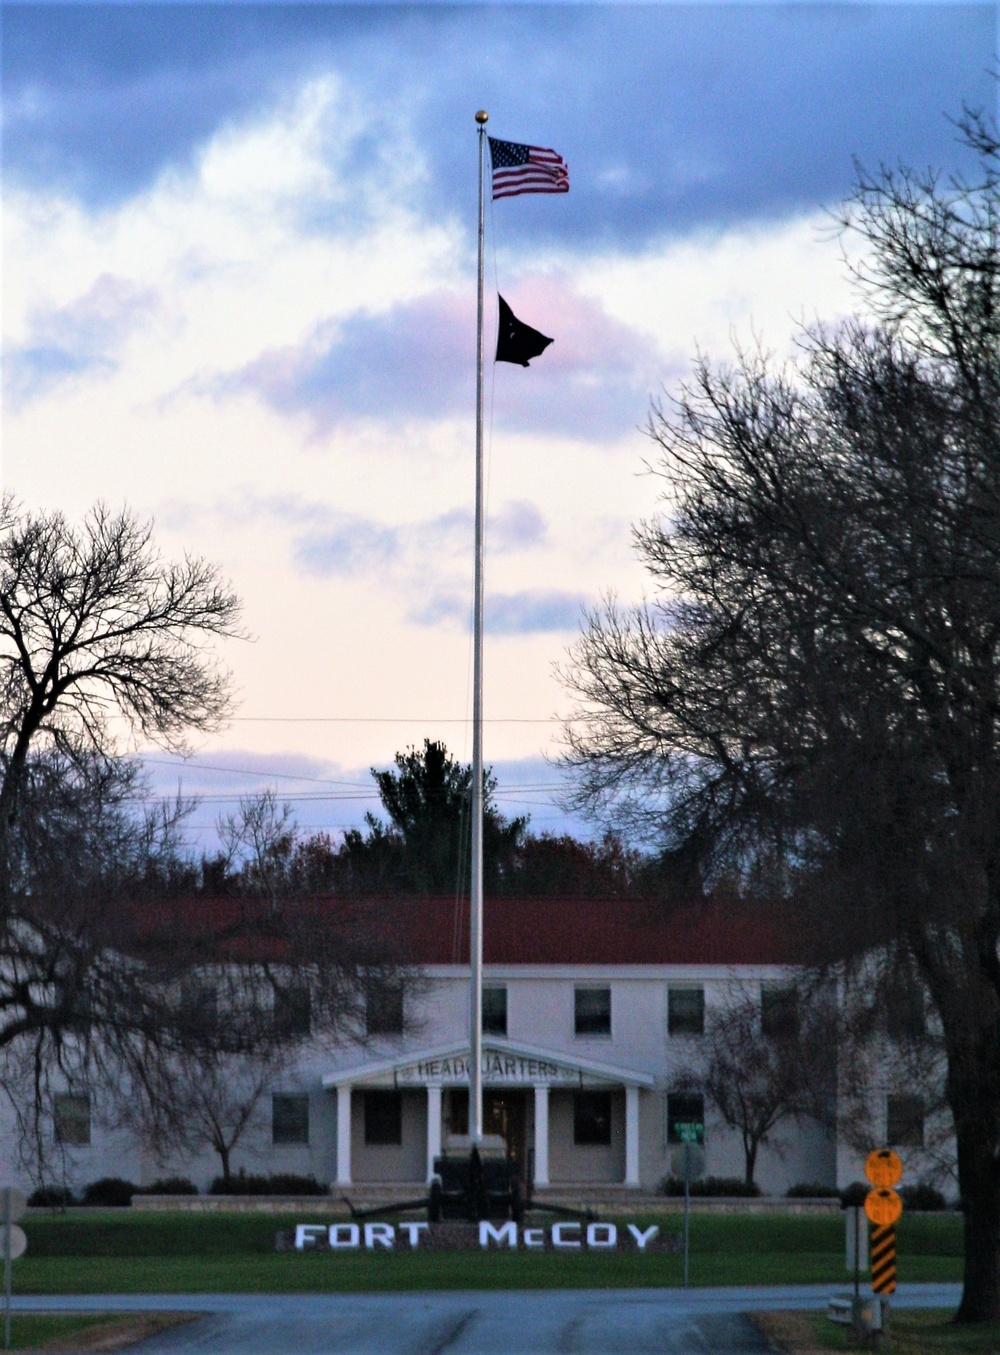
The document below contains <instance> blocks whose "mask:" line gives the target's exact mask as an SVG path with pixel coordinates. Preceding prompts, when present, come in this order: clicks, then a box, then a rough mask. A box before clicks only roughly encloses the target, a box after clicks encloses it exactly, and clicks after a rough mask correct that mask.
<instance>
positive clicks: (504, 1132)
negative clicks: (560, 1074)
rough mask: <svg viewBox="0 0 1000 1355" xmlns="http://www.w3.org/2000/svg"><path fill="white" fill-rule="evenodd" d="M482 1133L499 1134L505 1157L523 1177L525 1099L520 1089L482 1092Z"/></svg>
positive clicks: (522, 1178) (523, 1177) (524, 1163)
mask: <svg viewBox="0 0 1000 1355" xmlns="http://www.w3.org/2000/svg"><path fill="white" fill-rule="evenodd" d="M483 1133H484V1134H499V1135H500V1137H501V1138H502V1139H503V1141H504V1143H505V1144H506V1145H507V1157H508V1158H509V1159H510V1161H511V1162H513V1163H514V1165H515V1167H516V1169H517V1174H518V1176H519V1177H520V1178H521V1180H522V1181H523V1180H524V1179H525V1166H526V1162H525V1146H526V1145H525V1100H524V1092H522V1091H504V1090H502V1089H501V1090H499V1091H484V1092H483Z"/></svg>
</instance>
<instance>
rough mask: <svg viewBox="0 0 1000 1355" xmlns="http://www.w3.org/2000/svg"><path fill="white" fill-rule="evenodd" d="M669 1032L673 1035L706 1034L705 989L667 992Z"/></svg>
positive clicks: (674, 989)
mask: <svg viewBox="0 0 1000 1355" xmlns="http://www.w3.org/2000/svg"><path fill="white" fill-rule="evenodd" d="M667 1030H668V1031H669V1033H670V1034H671V1035H703V1034H704V1033H705V990H704V988H670V989H669V990H668V991H667Z"/></svg>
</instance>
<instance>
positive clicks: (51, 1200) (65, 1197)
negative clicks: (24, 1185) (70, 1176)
mask: <svg viewBox="0 0 1000 1355" xmlns="http://www.w3.org/2000/svg"><path fill="white" fill-rule="evenodd" d="M28 1204H29V1205H30V1206H31V1207H32V1209H68V1208H69V1206H70V1205H73V1204H76V1197H75V1196H74V1194H73V1192H72V1191H71V1190H70V1188H69V1186H39V1187H38V1189H37V1190H33V1191H32V1192H31V1194H30V1195H29V1196H28Z"/></svg>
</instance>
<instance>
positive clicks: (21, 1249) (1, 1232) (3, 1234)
mask: <svg viewBox="0 0 1000 1355" xmlns="http://www.w3.org/2000/svg"><path fill="white" fill-rule="evenodd" d="M27 1250H28V1239H27V1237H26V1235H25V1232H24V1229H23V1228H19V1227H18V1226H17V1224H16V1223H12V1224H11V1225H10V1259H11V1260H12V1261H16V1260H17V1258H18V1257H19V1256H23V1255H24V1253H25V1252H26V1251H27ZM0 1251H2V1252H3V1253H4V1255H6V1253H7V1229H6V1228H4V1227H3V1225H2V1224H0Z"/></svg>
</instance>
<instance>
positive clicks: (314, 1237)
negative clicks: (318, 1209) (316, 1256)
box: [295, 1223, 326, 1251]
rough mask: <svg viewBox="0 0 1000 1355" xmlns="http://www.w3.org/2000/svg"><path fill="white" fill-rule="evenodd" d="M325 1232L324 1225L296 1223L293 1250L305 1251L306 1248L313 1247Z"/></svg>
mask: <svg viewBox="0 0 1000 1355" xmlns="http://www.w3.org/2000/svg"><path fill="white" fill-rule="evenodd" d="M325 1232H326V1225H325V1224H323V1223H298V1224H296V1225H295V1250H296V1251H305V1250H306V1248H307V1247H315V1246H316V1245H317V1244H318V1243H319V1240H320V1238H321V1237H322V1236H323V1234H324V1233H325Z"/></svg>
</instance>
